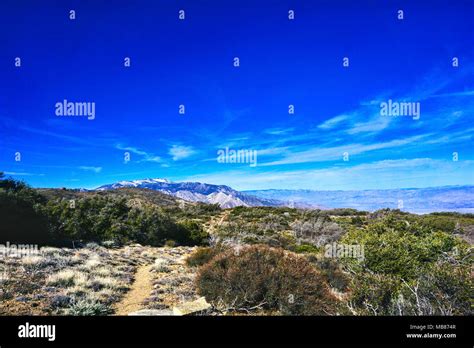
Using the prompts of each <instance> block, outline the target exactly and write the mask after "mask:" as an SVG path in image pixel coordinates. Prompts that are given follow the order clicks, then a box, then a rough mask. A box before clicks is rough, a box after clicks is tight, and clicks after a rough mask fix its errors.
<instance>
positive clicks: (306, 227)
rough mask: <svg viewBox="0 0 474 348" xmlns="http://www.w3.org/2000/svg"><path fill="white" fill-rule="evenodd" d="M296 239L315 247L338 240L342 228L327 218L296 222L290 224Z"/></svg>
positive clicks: (321, 217)
mask: <svg viewBox="0 0 474 348" xmlns="http://www.w3.org/2000/svg"><path fill="white" fill-rule="evenodd" d="M291 229H292V230H293V232H294V234H295V236H296V239H297V240H299V241H302V242H304V243H307V244H313V245H315V246H317V247H320V246H323V245H325V244H329V243H332V242H334V241H336V240H338V239H339V238H340V236H341V234H342V233H343V230H342V228H341V227H340V226H339V225H338V224H337V223H335V222H332V221H331V220H330V218H329V217H327V216H320V217H317V218H311V219H305V220H296V221H294V222H293V223H292V224H291Z"/></svg>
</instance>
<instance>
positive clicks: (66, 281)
mask: <svg viewBox="0 0 474 348" xmlns="http://www.w3.org/2000/svg"><path fill="white" fill-rule="evenodd" d="M87 282H88V277H87V274H85V273H83V272H80V271H77V270H74V269H65V270H62V271H59V272H57V273H54V274H52V275H50V276H49V277H48V278H47V280H46V284H47V285H50V286H58V287H63V288H68V287H71V286H74V285H76V286H81V285H85V284H87Z"/></svg>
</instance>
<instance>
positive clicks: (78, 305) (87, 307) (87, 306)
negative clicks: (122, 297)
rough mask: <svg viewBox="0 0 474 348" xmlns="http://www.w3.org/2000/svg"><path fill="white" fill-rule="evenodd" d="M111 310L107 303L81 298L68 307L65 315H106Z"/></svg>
mask: <svg viewBox="0 0 474 348" xmlns="http://www.w3.org/2000/svg"><path fill="white" fill-rule="evenodd" d="M111 312H112V310H111V309H110V307H108V306H107V305H105V304H103V303H101V302H98V301H95V300H91V299H83V300H79V301H77V302H74V304H73V305H72V306H71V307H69V308H68V309H67V311H66V314H67V315H73V316H95V315H108V314H110V313H111Z"/></svg>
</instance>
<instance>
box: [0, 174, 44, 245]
mask: <svg viewBox="0 0 474 348" xmlns="http://www.w3.org/2000/svg"><path fill="white" fill-rule="evenodd" d="M0 174H1V173H0ZM45 201H46V199H45V198H44V197H43V196H42V195H40V194H38V193H37V192H36V191H35V190H33V189H31V188H30V187H28V185H26V184H25V183H23V182H20V181H16V180H12V179H3V174H1V175H0V221H1V222H0V244H4V243H6V242H10V243H11V244H40V245H42V244H45V243H48V242H49V241H50V234H49V231H48V225H47V220H46V218H45V217H44V216H43V215H42V214H41V211H40V207H41V204H43V203H44V202H45Z"/></svg>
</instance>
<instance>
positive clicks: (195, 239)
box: [179, 220, 209, 245]
mask: <svg viewBox="0 0 474 348" xmlns="http://www.w3.org/2000/svg"><path fill="white" fill-rule="evenodd" d="M179 227H180V228H181V229H182V230H183V233H182V234H183V238H182V239H181V244H183V245H207V244H209V234H208V233H207V232H206V231H204V229H203V228H202V226H201V224H199V223H197V222H196V221H192V220H185V221H182V222H180V223H179Z"/></svg>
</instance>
